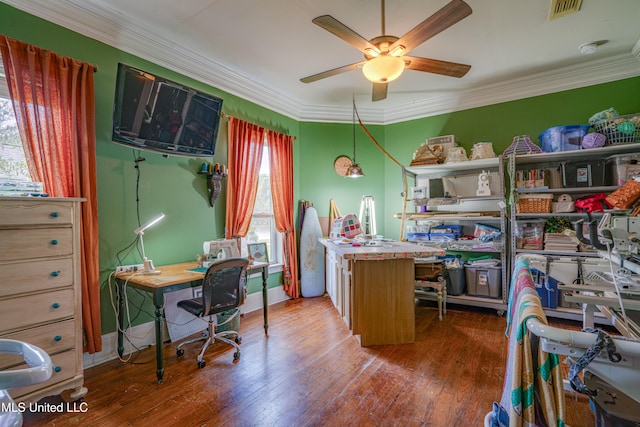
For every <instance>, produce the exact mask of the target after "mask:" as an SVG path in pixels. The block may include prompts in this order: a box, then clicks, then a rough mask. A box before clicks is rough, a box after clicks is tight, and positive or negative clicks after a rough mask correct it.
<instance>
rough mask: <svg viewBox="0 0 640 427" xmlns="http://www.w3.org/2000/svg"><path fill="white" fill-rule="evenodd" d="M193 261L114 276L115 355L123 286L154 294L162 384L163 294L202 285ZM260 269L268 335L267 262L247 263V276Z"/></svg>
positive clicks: (120, 330) (121, 336) (121, 326)
mask: <svg viewBox="0 0 640 427" xmlns="http://www.w3.org/2000/svg"><path fill="white" fill-rule="evenodd" d="M197 267H198V264H197V263H196V262H185V263H181V264H171V265H163V266H160V267H157V270H159V271H160V273H159V274H144V273H143V272H127V273H118V274H116V275H115V278H116V283H117V286H118V307H119V311H118V325H119V328H118V355H119V356H120V357H122V356H123V354H124V333H123V331H124V329H125V327H126V325H125V324H124V322H125V318H124V313H125V306H124V305H125V298H124V297H125V295H126V293H125V292H126V287H127V286H130V287H133V288H136V289H140V290H142V291H145V292H149V293H150V294H152V296H153V304H154V305H155V307H156V310H155V316H156V317H155V332H156V375H157V377H158V383H159V384H160V383H162V378H163V376H164V358H163V353H162V343H163V342H164V339H163V337H162V319H163V317H164V294H165V293H167V292H171V291H175V290H178V289H184V288H186V287H192V286H200V285H202V279H203V278H204V272H202V271H193V269H195V268H197ZM257 271H260V272H261V274H262V311H263V315H264V333H265V335H267V334H268V328H269V324H268V316H267V307H268V301H267V278H268V277H269V263H267V262H254V263H253V264H250V265H249V266H247V276H248V275H249V274H251V273H252V272H257Z"/></svg>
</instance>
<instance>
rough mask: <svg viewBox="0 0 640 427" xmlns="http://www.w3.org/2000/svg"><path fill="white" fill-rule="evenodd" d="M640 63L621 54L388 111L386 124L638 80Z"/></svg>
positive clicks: (634, 58)
mask: <svg viewBox="0 0 640 427" xmlns="http://www.w3.org/2000/svg"><path fill="white" fill-rule="evenodd" d="M639 59H640V58H638V57H634V56H633V55H631V53H628V54H619V55H616V56H610V57H607V58H601V59H598V60H596V61H591V62H589V63H586V64H585V63H583V64H577V65H572V66H567V67H562V68H558V69H555V70H551V71H545V72H542V73H537V74H532V75H528V76H526V77H522V78H518V79H512V80H507V81H503V82H500V83H495V84H489V85H485V86H483V87H481V88H476V89H470V90H466V91H460V92H458V93H456V94H448V95H441V96H437V97H431V98H429V99H427V100H424V101H422V102H421V101H416V102H413V103H411V104H410V105H407V106H400V107H398V108H390V109H387V110H385V114H384V123H385V124H391V123H397V122H403V121H407V120H413V119H418V118H422V117H429V116H435V115H438V114H446V113H451V112H453V111H461V110H467V109H469V108H476V107H483V106H487V105H492V104H499V103H501V102H508V101H515V100H518V99H524V98H530V97H533V96H540V95H547V94H550V93H555V92H561V91H564V90H571V89H578V88H581V87H587V86H593V85H596V84H601V83H608V82H612V81H616V80H622V79H626V78H631V77H637V76H640V62H639V61H638V60H639Z"/></svg>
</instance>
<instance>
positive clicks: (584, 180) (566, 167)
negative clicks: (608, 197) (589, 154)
mask: <svg viewBox="0 0 640 427" xmlns="http://www.w3.org/2000/svg"><path fill="white" fill-rule="evenodd" d="M605 169H606V168H605V161H604V160H589V161H586V160H585V161H581V162H562V183H563V186H564V188H573V187H600V186H603V185H607V184H606V183H605Z"/></svg>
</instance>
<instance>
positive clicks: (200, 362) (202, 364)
mask: <svg viewBox="0 0 640 427" xmlns="http://www.w3.org/2000/svg"><path fill="white" fill-rule="evenodd" d="M206 364H207V362H205V361H204V360H201V361H199V362H198V368H199V369H202V368H204V367H205V365H206Z"/></svg>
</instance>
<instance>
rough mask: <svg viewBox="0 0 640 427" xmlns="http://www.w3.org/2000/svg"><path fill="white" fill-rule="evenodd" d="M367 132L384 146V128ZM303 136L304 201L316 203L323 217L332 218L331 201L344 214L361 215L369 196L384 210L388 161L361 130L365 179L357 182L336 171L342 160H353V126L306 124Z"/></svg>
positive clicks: (358, 141)
mask: <svg viewBox="0 0 640 427" xmlns="http://www.w3.org/2000/svg"><path fill="white" fill-rule="evenodd" d="M367 129H368V130H369V132H371V134H372V135H373V136H374V137H375V138H376V140H378V141H379V142H380V143H382V142H383V138H384V128H383V127H382V126H367ZM300 135H301V138H302V139H303V143H302V144H301V148H300V153H301V156H300V163H299V165H298V170H300V171H302V173H301V174H300V188H301V190H300V197H301V198H303V199H305V200H309V201H311V202H313V203H314V205H315V207H316V209H317V211H318V215H319V216H329V202H330V200H331V199H334V200H335V201H336V204H337V206H338V208H339V209H340V211H341V212H342V213H343V214H347V213H355V214H358V213H359V211H360V201H361V200H362V196H365V195H366V196H373V197H374V200H375V201H376V210H378V208H377V206H381V207H382V206H384V202H385V197H384V182H385V174H384V157H383V156H381V155H380V153H379V151H378V150H377V149H376V148H375V146H374V145H373V143H372V142H370V141H369V139H368V138H367V136H366V135H365V134H364V132H363V131H362V130H361V129H360V128H359V126H358V127H356V160H357V162H358V163H359V164H360V166H361V167H362V170H363V172H364V174H365V176H364V177H362V178H357V179H353V178H345V177H342V176H339V175H338V174H337V173H336V172H335V170H334V169H333V162H334V160H335V159H336V158H337V157H338V156H340V155H346V156H348V157H353V125H352V124H336V123H307V122H303V123H301V124H300ZM378 222H379V223H381V220H378ZM378 227H380V225H378ZM379 232H380V230H379Z"/></svg>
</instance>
